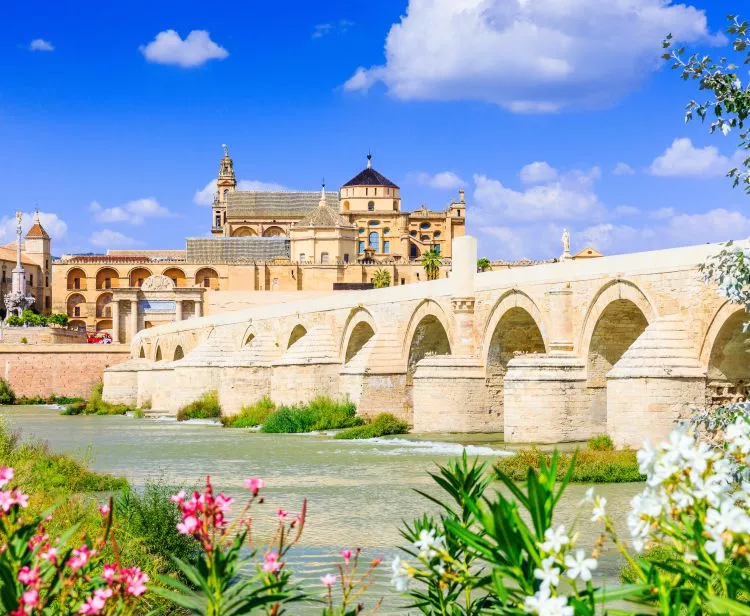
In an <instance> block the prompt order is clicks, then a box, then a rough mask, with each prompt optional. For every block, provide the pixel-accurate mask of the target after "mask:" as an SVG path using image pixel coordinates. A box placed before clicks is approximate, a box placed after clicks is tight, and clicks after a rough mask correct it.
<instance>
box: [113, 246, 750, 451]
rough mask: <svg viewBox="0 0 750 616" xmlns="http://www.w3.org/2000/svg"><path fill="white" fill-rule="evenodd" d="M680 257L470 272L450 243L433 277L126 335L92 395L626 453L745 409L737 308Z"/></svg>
mask: <svg viewBox="0 0 750 616" xmlns="http://www.w3.org/2000/svg"><path fill="white" fill-rule="evenodd" d="M718 250H719V247H718V246H717V245H703V246H691V247H686V248H678V249H672V250H662V251H655V252H644V253H635V254H627V255H620V256H612V257H603V258H597V259H591V260H576V261H573V260H566V261H561V262H559V263H550V264H544V265H537V266H531V267H522V268H514V269H507V270H501V271H492V272H486V273H476V265H475V264H476V241H475V240H474V238H471V237H464V238H458V239H457V240H455V244H454V247H453V270H452V271H451V274H450V277H449V278H447V279H442V280H437V281H432V282H423V283H419V284H411V285H405V286H398V287H391V288H386V289H378V290H370V291H362V292H338V293H332V294H331V295H328V296H324V297H320V298H315V299H307V300H299V301H291V302H285V303H281V304H273V305H265V306H258V307H253V308H250V309H247V310H242V311H238V312H231V313H225V314H221V315H216V316H212V317H202V318H193V319H190V320H187V321H182V322H179V323H172V324H169V325H164V326H159V327H155V328H152V329H148V330H144V331H141V332H139V333H138V335H137V336H136V337H135V338H134V340H133V341H132V343H131V359H130V360H128V361H127V362H125V363H123V364H120V365H117V366H114V367H112V368H109V369H108V370H107V371H106V372H105V375H104V384H105V390H104V395H105V399H107V400H109V401H112V402H121V403H126V404H131V405H138V406H148V405H149V404H150V405H151V408H152V409H154V410H161V411H167V412H172V413H174V412H176V411H177V409H178V408H179V407H181V406H183V405H185V404H186V403H188V402H191V401H192V400H194V399H196V398H198V397H199V396H200V395H202V394H203V393H205V392H207V391H209V390H217V391H218V393H219V396H220V400H221V404H222V406H223V408H224V412H225V413H227V414H233V413H236V412H238V411H239V410H240V408H241V407H242V406H243V405H245V404H250V403H252V402H254V401H256V400H258V399H259V398H260V397H262V396H263V395H266V394H267V395H269V396H270V397H271V398H272V399H273V400H274V401H275V402H277V403H295V402H303V401H307V400H309V399H311V398H312V397H314V396H316V395H318V394H327V395H330V396H333V397H345V396H348V397H349V398H350V399H351V400H352V401H354V402H355V403H356V404H357V409H358V412H359V413H361V414H363V415H366V416H372V415H375V414H377V413H380V412H391V413H394V414H396V415H399V416H401V417H403V418H405V419H407V420H408V421H409V422H410V423H412V424H413V426H414V430H415V431H418V432H438V431H439V432H472V431H487V432H504V436H505V439H506V440H507V441H509V442H534V443H541V442H560V441H575V440H582V439H586V438H589V437H590V436H592V435H595V434H600V433H605V432H607V433H609V434H610V436H612V437H613V439H614V440H615V441H616V443H618V444H620V445H623V444H629V445H633V446H637V445H640V443H641V442H642V441H643V439H644V437H651V438H658V437H660V436H662V435H665V434H666V433H667V432H668V431H669V430H670V429H671V427H672V425H673V423H674V421H675V420H676V419H677V418H678V417H680V416H684V415H685V414H687V413H689V412H690V408H691V406H704V405H706V404H708V405H717V404H720V403H721V402H724V401H727V400H737V399H744V396H745V395H746V394H747V390H748V383H749V382H750V362H748V356H747V349H746V348H745V342H746V340H747V338H748V335H747V334H745V333H743V331H742V323H743V320H744V318H745V314H744V312H743V311H742V309H741V307H740V306H737V305H733V304H729V303H727V302H726V301H724V300H723V299H722V298H720V297H719V296H718V294H717V293H716V289H715V288H713V287H710V286H707V285H706V284H704V282H703V280H702V276H701V274H700V272H699V270H698V265H699V264H700V263H702V262H704V261H705V260H706V259H707V258H708V257H709V256H710V255H712V254H714V253H716V252H717V251H718Z"/></svg>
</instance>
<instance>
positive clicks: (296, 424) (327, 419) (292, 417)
mask: <svg viewBox="0 0 750 616" xmlns="http://www.w3.org/2000/svg"><path fill="white" fill-rule="evenodd" d="M362 424H364V420H363V419H362V418H361V417H359V416H357V407H356V406H355V405H354V403H353V402H351V401H349V400H344V401H340V400H334V399H333V398H330V397H328V396H317V397H316V398H313V399H312V400H311V401H310V402H308V403H307V404H294V405H290V406H286V405H284V406H280V407H279V408H278V409H277V410H276V411H274V412H273V413H271V414H270V415H269V416H268V417H267V418H266V420H265V422H263V426H262V427H261V432H267V433H274V434H279V433H285V434H294V433H301V432H316V431H321V430H338V429H340V428H351V427H353V426H360V425H362Z"/></svg>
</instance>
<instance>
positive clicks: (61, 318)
mask: <svg viewBox="0 0 750 616" xmlns="http://www.w3.org/2000/svg"><path fill="white" fill-rule="evenodd" d="M68 320H69V319H68V315H67V314H63V313H61V312H58V313H55V314H51V315H49V318H48V319H47V322H48V323H51V324H52V325H58V326H60V327H65V326H66V325H67V324H68Z"/></svg>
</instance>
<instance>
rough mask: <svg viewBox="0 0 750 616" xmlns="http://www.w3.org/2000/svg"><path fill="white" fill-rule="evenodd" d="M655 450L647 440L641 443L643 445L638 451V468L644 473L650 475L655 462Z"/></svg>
mask: <svg viewBox="0 0 750 616" xmlns="http://www.w3.org/2000/svg"><path fill="white" fill-rule="evenodd" d="M657 453H658V452H657V450H656V449H654V448H653V447H652V446H651V443H650V442H649V441H646V442H645V443H643V447H642V448H641V449H640V450H639V451H638V454H637V456H638V470H639V471H640V472H641V473H642V474H644V475H650V474H651V472H652V471H653V468H654V462H656V456H657Z"/></svg>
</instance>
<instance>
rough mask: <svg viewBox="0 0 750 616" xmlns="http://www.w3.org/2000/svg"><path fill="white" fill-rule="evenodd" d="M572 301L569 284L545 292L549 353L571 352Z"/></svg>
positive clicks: (571, 291)
mask: <svg viewBox="0 0 750 616" xmlns="http://www.w3.org/2000/svg"><path fill="white" fill-rule="evenodd" d="M572 300H573V290H572V289H571V288H570V283H562V284H560V285H557V286H555V287H553V288H552V289H550V290H549V291H547V301H548V302H549V327H550V331H549V352H550V353H554V352H556V351H558V352H559V351H572V350H573V322H572V314H573V305H572V304H573V302H572Z"/></svg>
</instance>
